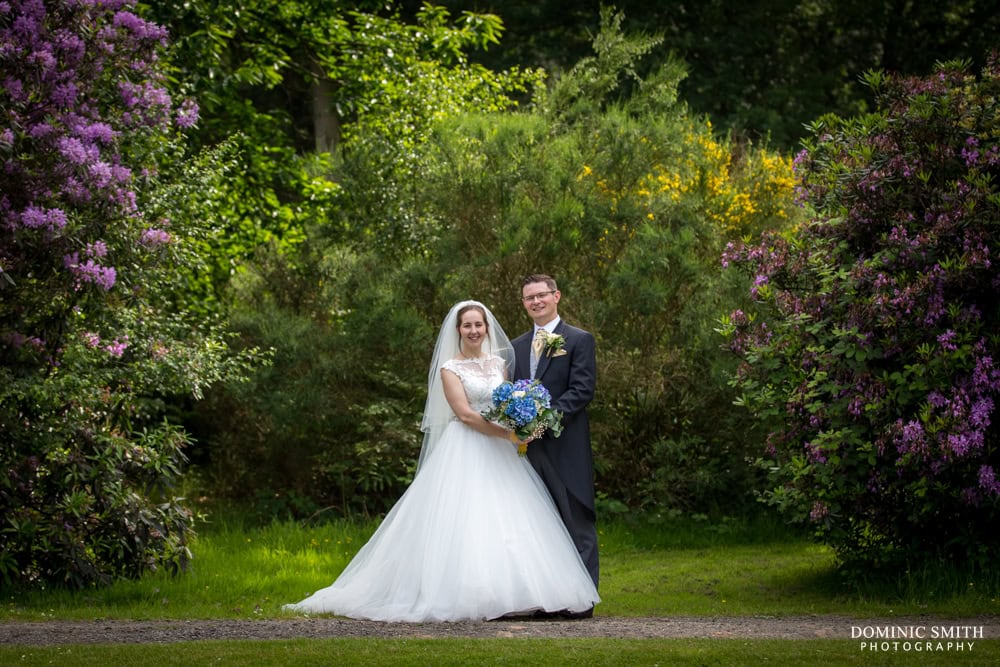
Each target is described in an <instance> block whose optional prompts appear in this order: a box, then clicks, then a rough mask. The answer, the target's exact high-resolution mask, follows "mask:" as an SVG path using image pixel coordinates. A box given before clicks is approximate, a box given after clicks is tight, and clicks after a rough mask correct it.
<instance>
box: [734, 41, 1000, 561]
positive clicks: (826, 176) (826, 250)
mask: <svg viewBox="0 0 1000 667" xmlns="http://www.w3.org/2000/svg"><path fill="white" fill-rule="evenodd" d="M867 83H868V84H869V85H871V86H872V88H873V91H874V92H875V94H876V99H877V103H878V110H877V112H876V113H873V114H870V115H867V116H864V117H860V118H854V119H846V120H844V119H838V118H825V119H822V121H820V122H817V123H816V124H815V125H814V127H813V130H814V136H813V137H812V138H811V140H809V141H808V142H806V145H805V149H804V150H803V151H802V152H801V153H800V154H799V156H798V158H797V159H796V162H795V169H796V174H797V178H798V179H799V183H800V192H799V194H800V198H801V201H802V203H803V204H804V205H805V206H806V207H807V208H808V209H809V210H810V211H811V220H812V222H811V223H810V224H808V225H806V226H804V227H803V228H801V229H798V230H796V231H795V232H792V233H788V234H786V235H780V236H778V235H775V236H771V237H769V238H766V239H765V240H764V241H763V242H762V243H760V244H743V245H733V246H730V247H729V248H728V249H727V251H726V253H725V255H724V258H723V262H724V263H727V264H732V265H735V266H738V267H740V268H741V269H743V270H745V271H747V272H749V274H750V276H751V277H752V279H753V286H752V288H751V295H752V297H753V299H754V303H755V307H754V311H753V312H743V311H737V312H734V313H731V314H730V315H729V316H727V317H725V318H723V327H722V329H723V332H724V334H725V335H726V336H727V337H728V344H729V346H730V347H731V349H732V350H733V351H734V352H736V353H737V354H738V355H740V357H741V358H742V361H743V363H742V365H741V368H740V370H739V373H738V377H736V378H735V384H736V385H737V386H738V387H739V388H740V390H741V392H742V398H741V402H742V403H744V404H745V405H746V406H747V407H748V408H749V409H751V410H752V411H754V413H755V414H757V415H759V416H760V417H761V418H762V419H766V420H767V421H768V423H769V424H770V425H771V429H770V436H769V438H768V441H767V443H766V454H765V456H764V458H763V459H762V461H761V462H762V463H763V464H764V465H766V466H768V468H769V469H770V470H771V473H772V481H773V485H772V488H771V489H770V490H769V491H768V492H767V493H766V494H765V498H766V500H767V501H768V502H770V503H771V504H773V505H776V506H777V507H779V508H780V509H781V510H783V511H784V512H786V513H787V514H788V515H789V516H790V517H793V518H795V519H798V520H801V521H805V522H810V523H811V524H812V526H814V527H815V530H816V534H817V535H818V536H819V537H820V539H822V540H823V541H825V542H827V543H828V544H830V545H832V546H833V547H834V548H835V549H836V551H837V553H838V555H839V557H840V558H841V560H842V562H843V563H844V564H845V565H847V566H863V567H868V566H879V567H888V566H895V565H899V564H901V563H904V562H905V563H913V562H917V561H921V560H924V561H926V560H928V559H938V558H941V559H943V558H948V559H954V560H957V561H962V562H971V563H973V564H975V563H984V562H986V561H987V560H988V559H990V558H991V557H992V558H995V557H996V555H997V551H998V545H1000V532H998V531H997V530H996V526H997V521H998V519H1000V479H998V473H1000V452H998V445H1000V442H998V431H997V416H996V407H997V406H996V402H997V395H998V392H1000V357H998V350H1000V337H998V336H1000V310H998V294H1000V261H998V259H1000V258H998V257H996V254H997V248H998V247H1000V245H998V241H1000V193H998V185H1000V183H998V180H1000V179H998V177H1000V149H998V144H1000V107H998V104H997V93H998V92H1000V64H998V62H997V60H996V58H993V59H992V60H991V61H990V64H989V65H988V67H987V68H986V69H985V70H984V71H983V72H982V75H981V76H980V77H975V76H973V75H971V74H969V73H968V71H967V70H966V69H965V68H964V67H963V65H962V64H960V63H949V64H944V65H942V66H940V68H939V70H938V71H936V72H935V73H934V74H933V75H932V76H928V77H926V78H905V77H896V76H887V75H884V74H881V73H872V74H870V75H868V77H867ZM848 569H850V568H848Z"/></svg>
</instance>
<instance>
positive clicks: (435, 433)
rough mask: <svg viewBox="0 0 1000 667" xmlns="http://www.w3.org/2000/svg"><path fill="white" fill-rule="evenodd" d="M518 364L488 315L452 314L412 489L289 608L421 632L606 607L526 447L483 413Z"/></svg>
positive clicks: (475, 310) (439, 352)
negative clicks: (338, 568)
mask: <svg viewBox="0 0 1000 667" xmlns="http://www.w3.org/2000/svg"><path fill="white" fill-rule="evenodd" d="M513 364H514V352H513V349H512V348H511V345H510V341H509V340H508V339H507V336H506V335H504V332H503V330H502V329H501V328H500V325H499V324H497V321H496V319H495V318H494V317H493V314H492V313H491V312H490V311H489V309H487V308H486V306H484V305H483V304H481V303H479V302H477V301H463V302H461V303H458V304H456V305H455V306H453V307H452V309H451V310H450V311H449V313H448V316H447V317H446V318H445V320H444V324H442V326H441V332H440V334H439V335H438V340H437V344H436V345H435V348H434V356H433V358H432V360H431V366H430V373H429V375H428V392H427V403H426V405H425V408H424V416H423V421H422V422H421V430H422V431H423V432H424V444H423V447H422V448H421V451H420V458H419V460H418V463H417V474H416V476H415V477H414V480H413V483H412V484H411V485H410V487H409V488H408V489H407V490H406V492H405V493H404V494H403V496H402V497H401V498H400V499H399V501H398V502H397V503H396V505H395V506H394V507H393V508H392V509H391V510H390V511H389V513H388V514H387V515H386V517H385V519H384V520H383V521H382V524H381V525H380V526H379V528H378V530H376V531H375V534H374V535H372V537H371V539H370V540H369V541H368V543H367V544H365V546H364V547H362V548H361V550H360V551H359V552H358V554H357V555H356V556H355V557H354V559H353V560H352V561H351V562H350V564H348V566H347V567H346V568H345V569H344V571H343V572H342V573H341V575H340V576H339V577H338V578H337V580H336V581H334V582H333V584H332V585H330V586H328V587H327V588H324V589H322V590H319V591H316V592H315V593H313V594H312V595H310V596H309V597H307V598H306V599H305V600H302V601H301V602H299V603H297V604H291V605H285V609H288V610H291V611H298V612H326V613H332V614H337V615H340V616H349V617H353V618H363V619H371V620H378V621H410V622H422V621H458V620H482V619H493V618H499V617H501V616H514V615H527V614H530V613H532V612H535V611H539V612H560V611H562V612H569V613H573V612H583V611H586V610H588V609H591V608H592V607H593V606H594V604H595V603H597V602H599V601H600V597H599V596H598V594H597V590H596V589H595V587H594V584H593V582H592V581H591V578H590V575H589V574H588V573H587V570H586V569H585V568H584V565H583V562H582V561H581V560H580V556H579V554H578V553H577V551H576V548H575V547H574V546H573V542H572V540H571V539H570V537H569V534H568V533H567V532H566V528H565V527H564V526H563V522H562V520H561V519H560V518H559V514H558V513H557V511H556V508H555V505H554V504H553V502H552V499H551V497H550V496H549V493H548V491H547V490H546V488H545V486H544V484H543V483H542V481H541V479H540V478H539V477H538V475H537V473H536V472H535V471H534V469H533V468H532V467H531V464H530V463H529V462H528V460H527V458H524V457H520V456H518V455H517V437H516V436H514V435H513V434H512V433H511V432H510V431H509V430H507V429H506V428H504V427H502V426H500V425H499V424H496V423H493V422H488V421H486V420H485V418H483V416H482V415H481V412H482V411H483V410H486V409H487V408H489V407H490V406H491V395H492V391H493V389H494V388H495V387H496V386H497V385H499V384H500V383H501V382H503V381H504V379H505V378H507V377H509V374H510V371H511V369H512V368H513Z"/></svg>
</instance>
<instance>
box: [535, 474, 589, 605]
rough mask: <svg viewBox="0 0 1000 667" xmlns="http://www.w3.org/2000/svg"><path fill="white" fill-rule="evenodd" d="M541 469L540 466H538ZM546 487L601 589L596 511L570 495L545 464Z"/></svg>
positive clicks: (577, 548)
mask: <svg viewBox="0 0 1000 667" xmlns="http://www.w3.org/2000/svg"><path fill="white" fill-rule="evenodd" d="M536 469H538V466H536ZM538 474H539V475H540V476H541V478H542V481H543V482H545V486H546V487H548V489H549V493H551V494H552V500H553V501H555V504H556V509H557V510H559V516H561V517H562V520H563V523H564V524H565V525H566V530H568V531H569V536H570V537H571V538H572V539H573V544H575V545H576V550H577V551H578V552H579V553H580V559H581V560H583V564H584V566H585V567H586V568H587V572H588V573H589V574H590V578H591V579H593V580H594V587H595V588H597V581H598V579H599V578H600V562H599V559H598V554H597V516H596V515H595V513H594V511H593V510H592V509H590V508H589V507H587V506H586V505H584V504H583V503H581V502H580V501H579V500H578V499H577V498H576V496H574V495H573V494H572V493H570V492H569V489H567V488H566V485H565V484H563V483H562V479H560V477H559V475H557V474H556V473H555V471H554V470H552V467H551V464H550V463H549V462H548V461H545V462H544V463H543V464H542V466H541V469H538Z"/></svg>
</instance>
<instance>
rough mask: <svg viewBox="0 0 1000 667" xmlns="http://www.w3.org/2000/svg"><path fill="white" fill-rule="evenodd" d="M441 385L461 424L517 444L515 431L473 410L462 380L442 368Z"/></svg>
mask: <svg viewBox="0 0 1000 667" xmlns="http://www.w3.org/2000/svg"><path fill="white" fill-rule="evenodd" d="M441 384H442V386H443V387H444V397H445V400H447V401H448V405H449V406H451V410H452V412H454V413H455V416H456V417H458V420H459V421H460V422H462V423H463V424H465V425H466V426H468V427H470V428H474V429H475V430H477V431H479V432H480V433H485V434H486V435H492V436H496V437H498V438H507V439H508V440H511V442H517V440H515V439H512V438H516V437H517V436H515V435H514V433H513V431H509V430H508V429H505V428H504V427H503V426H500V424H495V423H493V422H491V421H486V418H485V417H483V416H482V415H481V414H479V413H478V412H476V411H475V410H473V409H472V406H471V405H469V399H468V398H466V396H465V387H463V386H462V380H461V379H459V377H458V376H457V375H455V374H454V373H452V372H451V371H449V370H448V369H446V368H442V369H441Z"/></svg>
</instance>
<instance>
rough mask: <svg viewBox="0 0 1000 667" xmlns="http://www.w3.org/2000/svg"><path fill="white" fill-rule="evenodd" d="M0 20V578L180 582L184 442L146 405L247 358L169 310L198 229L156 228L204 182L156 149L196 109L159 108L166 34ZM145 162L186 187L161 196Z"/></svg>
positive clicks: (27, 16)
mask: <svg viewBox="0 0 1000 667" xmlns="http://www.w3.org/2000/svg"><path fill="white" fill-rule="evenodd" d="M2 7H3V10H4V11H3V14H2V16H0V58H2V63H3V68H2V71H3V72H4V81H3V89H2V92H0V159H2V161H3V188H2V194H0V215H2V224H0V239H2V242H0V291H2V294H3V299H2V301H0V432H2V433H3V436H2V438H3V440H2V448H0V466H2V468H3V477H2V480H0V516H2V520H0V546H2V549H0V576H2V578H3V580H4V581H6V582H17V583H20V584H25V585H46V584H65V585H71V586H84V585H87V584H92V583H95V582H107V581H109V580H111V579H112V578H114V577H117V576H138V575H139V574H141V573H142V572H143V571H145V570H148V569H151V568H156V567H158V566H160V565H167V566H169V567H171V568H177V569H180V568H184V567H185V566H186V565H187V562H188V560H189V558H190V553H189V552H188V550H187V543H188V539H189V537H190V532H191V526H192V515H191V512H190V511H189V510H188V509H187V508H185V507H184V506H183V504H182V503H181V502H180V501H179V500H178V499H177V498H175V497H174V496H173V494H172V490H171V486H172V484H173V483H174V482H175V481H176V480H177V476H178V474H179V472H180V467H181V465H182V463H183V460H184V454H183V449H184V448H185V446H186V445H187V444H188V440H189V438H188V436H187V434H186V433H184V432H183V431H182V430H181V429H180V428H178V427H177V426H176V425H174V424H171V423H169V422H167V421H160V417H162V402H161V398H160V397H161V396H163V395H164V394H168V393H170V392H187V393H193V394H194V395H196V396H197V395H200V392H201V391H202V390H203V388H204V387H205V386H207V385H209V384H211V383H212V382H214V381H217V380H219V379H222V378H226V377H232V376H235V375H237V374H238V373H239V372H240V371H241V369H242V368H243V367H245V364H246V362H247V361H248V359H249V357H250V356H252V352H250V353H249V354H248V355H245V356H231V355H230V354H228V351H227V346H226V340H225V333H224V331H223V330H221V329H220V328H219V327H217V326H214V327H213V326H211V325H207V326H199V325H197V324H196V323H194V322H193V321H191V320H190V319H189V318H186V317H184V314H183V313H172V312H170V311H169V310H168V304H169V300H170V299H169V295H170V293H171V292H172V291H173V290H174V286H173V285H172V284H171V280H172V278H173V275H174V274H175V273H176V271H175V268H176V266H177V262H178V260H179V259H181V258H184V257H186V256H187V257H190V256H192V250H191V244H190V243H189V235H190V234H192V233H197V232H198V231H199V230H198V229H191V228H189V227H188V226H187V225H186V224H185V223H186V222H187V219H186V218H185V217H184V216H178V217H177V218H175V219H170V218H169V217H167V216H171V215H173V212H174V211H178V212H179V211H181V210H183V207H184V206H185V204H186V205H188V208H190V202H191V201H192V200H196V199H197V198H199V197H200V195H201V193H199V192H197V191H196V190H197V187H198V185H199V184H200V183H199V182H200V181H204V180H207V178H208V176H209V175H210V172H209V170H208V167H207V166H206V165H205V164H202V165H201V169H188V170H187V171H186V173H185V166H184V165H185V162H184V160H183V158H182V156H181V155H180V154H178V153H177V152H176V150H175V143H174V141H173V139H172V137H173V135H174V133H175V132H176V131H178V130H183V129H184V128H187V127H190V126H191V125H193V124H194V123H195V122H196V121H197V107H196V106H195V105H194V104H193V103H192V102H191V101H188V100H183V101H181V102H180V103H179V104H176V103H175V102H174V100H172V99H171V96H170V94H169V93H168V91H167V89H166V88H165V86H164V83H165V82H164V78H163V75H162V70H161V63H160V61H159V53H160V51H161V49H162V48H163V47H164V45H165V40H166V32H165V31H164V30H163V29H162V28H161V27H159V26H157V25H155V24H152V23H149V22H147V21H144V20H143V19H141V18H140V17H139V16H138V15H137V14H136V13H135V12H134V10H135V5H134V3H132V2H128V1H127V0H117V1H112V2H103V3H99V4H98V3H84V2H72V1H58V0H53V1H50V2H42V1H41V0H12V1H11V2H5V3H3V5H2ZM177 160H180V165H181V166H177V162H176V161H177ZM208 162H211V160H208ZM160 164H166V165H171V164H172V165H174V166H172V167H168V169H173V170H174V173H183V175H184V177H185V178H186V179H189V181H190V182H188V183H186V184H185V183H181V184H180V185H179V186H177V187H174V188H170V187H168V186H169V183H168V182H167V179H166V178H164V177H163V175H162V174H158V167H159V165H160ZM192 166H195V165H192Z"/></svg>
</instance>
